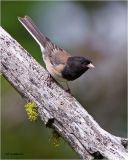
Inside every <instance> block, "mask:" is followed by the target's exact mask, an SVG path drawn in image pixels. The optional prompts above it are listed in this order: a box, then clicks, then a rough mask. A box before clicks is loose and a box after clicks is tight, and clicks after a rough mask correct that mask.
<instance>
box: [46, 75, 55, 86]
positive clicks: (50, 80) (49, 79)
mask: <svg viewBox="0 0 128 160" xmlns="http://www.w3.org/2000/svg"><path fill="white" fill-rule="evenodd" d="M46 81H47V84H48V86H49V87H51V84H52V82H53V81H54V78H53V77H52V76H51V74H50V73H49V74H48V77H47V79H46Z"/></svg>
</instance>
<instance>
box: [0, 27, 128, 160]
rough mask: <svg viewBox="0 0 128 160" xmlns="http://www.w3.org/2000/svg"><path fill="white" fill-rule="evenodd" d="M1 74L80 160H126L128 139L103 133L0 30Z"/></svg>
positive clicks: (77, 104) (6, 34)
mask: <svg viewBox="0 0 128 160" xmlns="http://www.w3.org/2000/svg"><path fill="white" fill-rule="evenodd" d="M0 56H1V72H2V73H3V75H4V76H5V78H6V79H7V80H8V81H9V82H10V83H11V84H12V85H13V87H15V88H16V90H18V92H19V93H20V94H21V95H23V96H24V97H26V98H27V99H29V100H31V101H33V102H35V103H36V104H37V106H38V112H39V114H40V117H41V119H42V121H43V122H44V123H45V124H46V125H49V124H50V126H51V127H52V128H54V129H55V130H56V131H57V132H59V134H60V135H61V136H62V137H63V138H64V139H65V140H66V141H67V142H68V143H69V144H70V146H71V147H72V148H73V149H74V150H75V151H76V152H77V153H78V154H79V156H80V157H81V158H82V159H87V160H88V159H94V158H97V159H98V158H99V159H101V158H108V159H112V160H123V159H128V151H127V149H126V148H127V146H128V139H125V138H120V137H116V136H114V135H111V134H110V133H108V132H106V131H105V130H103V129H102V128H101V127H100V126H99V125H98V124H97V122H96V121H95V120H94V119H93V118H92V117H91V116H90V115H89V114H88V112H87V111H86V110H85V109H84V108H83V107H82V106H81V105H80V103H79V102H78V101H77V100H76V99H75V98H74V97H72V96H71V95H70V94H69V93H67V92H65V91H64V90H63V89H62V88H60V87H59V86H58V85H57V84H56V83H55V82H53V83H52V84H51V86H49V84H48V82H47V77H48V72H47V71H46V70H45V69H44V68H43V67H42V66H41V65H40V64H38V63H37V62H36V60H35V59H33V58H32V56H31V55H30V54H29V53H27V52H26V51H25V50H24V49H23V48H22V47H21V46H20V45H19V44H18V43H17V42H16V41H15V40H14V39H13V38H12V37H11V36H10V35H9V34H8V33H7V32H6V31H5V30H3V29H2V28H0Z"/></svg>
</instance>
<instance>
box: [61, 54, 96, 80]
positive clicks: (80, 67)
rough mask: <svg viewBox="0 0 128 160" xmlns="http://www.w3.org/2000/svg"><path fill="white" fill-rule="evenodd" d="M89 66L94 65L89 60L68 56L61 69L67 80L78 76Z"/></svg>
mask: <svg viewBox="0 0 128 160" xmlns="http://www.w3.org/2000/svg"><path fill="white" fill-rule="evenodd" d="M89 68H94V65H93V64H92V62H91V61H90V60H88V59H86V58H84V57H78V56H74V57H69V58H68V60H67V64H66V67H65V69H64V71H63V77H65V78H66V79H68V80H74V79H76V78H78V77H80V76H81V75H82V74H83V73H84V72H86V71H87V70H88V69H89Z"/></svg>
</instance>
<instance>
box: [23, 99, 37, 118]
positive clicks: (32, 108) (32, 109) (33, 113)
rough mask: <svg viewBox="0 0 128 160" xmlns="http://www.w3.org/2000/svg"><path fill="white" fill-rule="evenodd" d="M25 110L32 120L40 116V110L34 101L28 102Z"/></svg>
mask: <svg viewBox="0 0 128 160" xmlns="http://www.w3.org/2000/svg"><path fill="white" fill-rule="evenodd" d="M24 107H25V110H26V112H27V115H28V119H29V120H30V121H35V120H37V118H38V110H37V106H36V104H35V103H34V102H28V103H27V104H25V106H24Z"/></svg>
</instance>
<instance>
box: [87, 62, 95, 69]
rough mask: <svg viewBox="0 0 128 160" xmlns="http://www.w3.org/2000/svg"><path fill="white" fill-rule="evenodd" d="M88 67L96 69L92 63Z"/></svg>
mask: <svg viewBox="0 0 128 160" xmlns="http://www.w3.org/2000/svg"><path fill="white" fill-rule="evenodd" d="M87 67H88V68H95V66H94V65H93V64H92V63H90V64H88V65H87Z"/></svg>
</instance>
